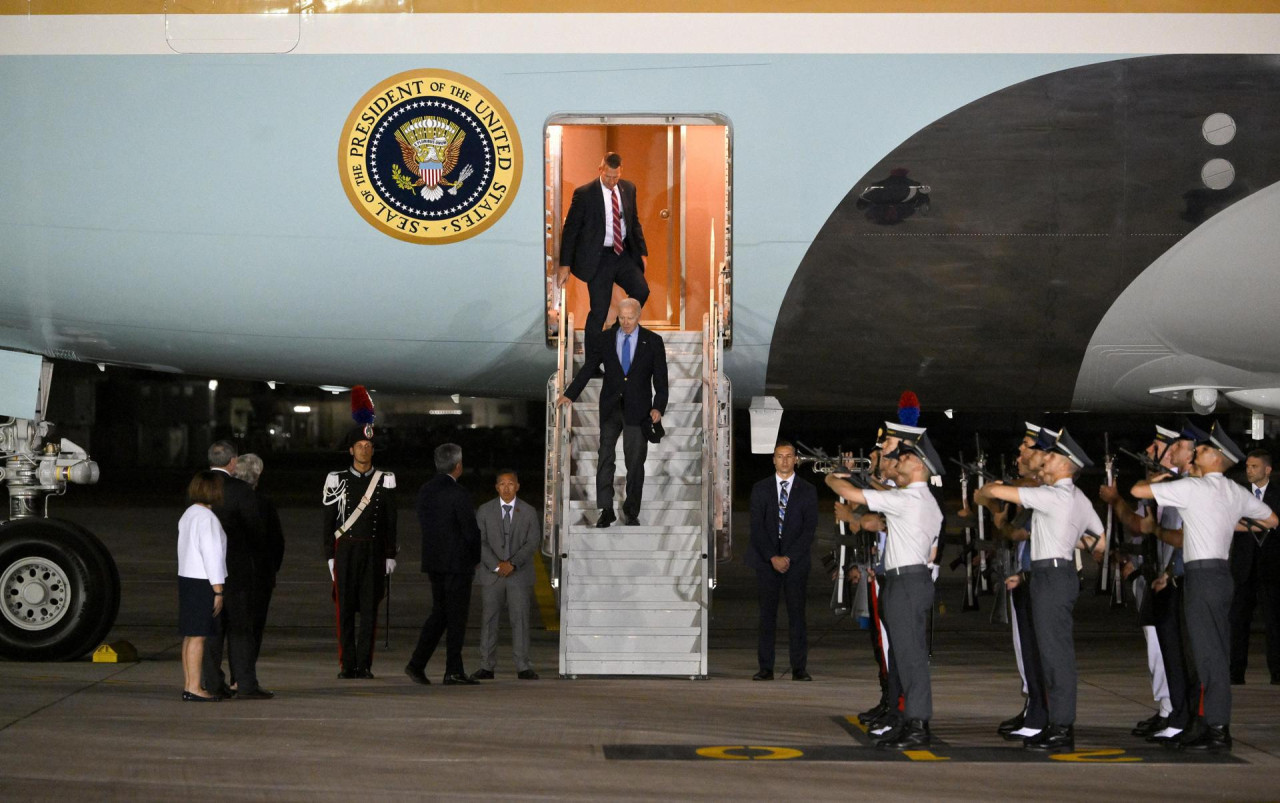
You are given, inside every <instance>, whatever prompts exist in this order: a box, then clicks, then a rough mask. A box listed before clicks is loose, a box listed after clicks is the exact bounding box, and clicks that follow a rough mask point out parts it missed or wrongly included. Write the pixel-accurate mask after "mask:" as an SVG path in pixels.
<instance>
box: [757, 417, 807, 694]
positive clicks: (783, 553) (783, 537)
mask: <svg viewBox="0 0 1280 803" xmlns="http://www.w3.org/2000/svg"><path fill="white" fill-rule="evenodd" d="M773 467H774V471H775V473H774V474H773V475H772V476H769V477H765V478H764V479H762V480H760V481H759V482H757V483H756V484H755V487H753V488H752V489H751V543H750V544H749V545H748V548H747V565H748V566H750V567H751V568H753V569H755V570H756V582H757V584H758V588H759V591H760V646H759V651H758V653H757V657H758V659H759V662H760V671H759V672H757V673H756V674H755V675H754V676H753V677H752V678H751V679H752V680H773V641H774V630H775V629H776V627H777V624H778V598H779V597H782V598H783V599H785V600H786V603H787V627H788V630H789V631H790V636H791V679H792V680H813V678H812V677H810V675H809V672H808V667H807V664H808V659H809V634H808V629H807V626H806V625H805V619H804V602H805V589H806V586H807V585H808V581H809V551H810V550H811V549H812V548H813V534H814V531H815V530H816V528H817V526H818V492H817V491H816V490H814V487H813V486H812V485H810V484H809V483H807V482H805V481H804V480H802V479H800V478H799V477H797V476H796V448H795V447H794V446H792V445H791V444H790V443H787V442H786V441H780V442H779V443H778V445H777V446H775V447H774V448H773Z"/></svg>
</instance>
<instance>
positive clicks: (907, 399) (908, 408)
mask: <svg viewBox="0 0 1280 803" xmlns="http://www.w3.org/2000/svg"><path fill="white" fill-rule="evenodd" d="M919 422H920V400H919V399H918V398H916V394H914V393H912V392H911V391H909V390H904V391H903V392H902V396H900V397H899V398H898V423H899V424H906V425H907V426H909V427H914V426H915V425H916V424H918V423H919Z"/></svg>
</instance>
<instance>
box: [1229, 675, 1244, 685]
mask: <svg viewBox="0 0 1280 803" xmlns="http://www.w3.org/2000/svg"><path fill="white" fill-rule="evenodd" d="M1231 685H1232V686H1243V685H1244V675H1232V676H1231Z"/></svg>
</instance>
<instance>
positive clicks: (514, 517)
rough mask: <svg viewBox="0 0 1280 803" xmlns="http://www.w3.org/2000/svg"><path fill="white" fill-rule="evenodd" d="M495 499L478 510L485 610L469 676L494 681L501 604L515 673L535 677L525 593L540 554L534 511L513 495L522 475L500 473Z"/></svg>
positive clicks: (529, 590)
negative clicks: (476, 663)
mask: <svg viewBox="0 0 1280 803" xmlns="http://www.w3.org/2000/svg"><path fill="white" fill-rule="evenodd" d="M494 487H495V488H497V491H498V498H497V499H491V500H489V501H488V502H485V503H484V504H483V505H481V506H480V509H479V510H477V511H476V520H477V522H478V523H479V524H480V595H481V599H482V600H483V602H484V615H483V616H482V617H481V625H480V668H479V669H478V670H476V671H475V672H474V673H472V675H471V679H472V680H493V669H494V667H495V666H497V664H498V617H499V616H500V615H501V614H502V608H503V605H505V606H506V608H507V618H508V619H509V620H510V621H511V648H512V651H513V652H514V653H515V659H516V671H517V672H518V674H517V675H516V677H518V678H520V679H521V680H537V679H538V673H537V672H534V671H533V667H532V666H531V665H530V663H529V598H530V596H532V592H533V578H534V564H533V562H534V561H535V560H537V553H538V512H537V511H536V510H534V509H533V507H532V506H531V505H530V504H529V503H527V502H525V501H523V500H521V499H518V498H516V493H517V492H519V490H520V478H519V477H517V476H516V473H515V471H512V470H511V469H503V470H501V471H499V472H498V483H497V485H496V486H494Z"/></svg>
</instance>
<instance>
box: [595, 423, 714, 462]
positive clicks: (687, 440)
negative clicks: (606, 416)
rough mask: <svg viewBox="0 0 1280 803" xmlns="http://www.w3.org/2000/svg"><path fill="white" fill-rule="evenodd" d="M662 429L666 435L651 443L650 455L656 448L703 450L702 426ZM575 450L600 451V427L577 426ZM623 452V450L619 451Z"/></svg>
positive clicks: (620, 440)
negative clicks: (659, 440) (658, 441)
mask: <svg viewBox="0 0 1280 803" xmlns="http://www.w3.org/2000/svg"><path fill="white" fill-rule="evenodd" d="M662 429H663V430H664V431H665V433H666V434H665V435H663V437H662V441H661V442H660V443H651V444H649V455H650V456H651V457H652V456H653V455H654V454H655V453H656V450H659V449H672V450H674V451H690V452H696V451H701V450H702V427H668V426H666V425H665V424H664V425H663V427H662ZM572 441H573V450H574V451H575V452H578V451H593V452H594V451H598V450H599V449H600V429H599V427H592V428H590V429H587V428H585V427H582V428H579V427H575V428H574V430H573V437H572ZM621 444H622V439H621V438H619V439H618V445H619V447H621ZM618 453H619V454H621V453H622V452H621V450H619V452H618Z"/></svg>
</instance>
